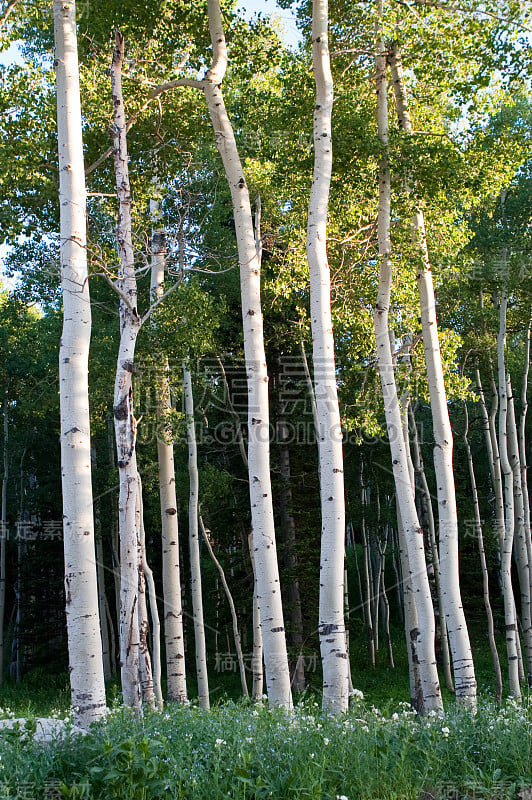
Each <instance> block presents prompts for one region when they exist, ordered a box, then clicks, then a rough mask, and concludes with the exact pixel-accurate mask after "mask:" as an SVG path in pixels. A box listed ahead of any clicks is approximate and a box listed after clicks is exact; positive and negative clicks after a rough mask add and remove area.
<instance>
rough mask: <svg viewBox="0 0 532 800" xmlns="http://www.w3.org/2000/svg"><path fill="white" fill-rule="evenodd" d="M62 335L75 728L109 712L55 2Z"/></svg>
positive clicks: (70, 21)
mask: <svg viewBox="0 0 532 800" xmlns="http://www.w3.org/2000/svg"><path fill="white" fill-rule="evenodd" d="M53 9H54V34H55V68H56V80H57V134H58V150H59V207H60V234H61V285H62V290H63V333H62V337H61V344H60V351H59V387H60V408H61V475H62V490H63V529H64V553H65V591H66V614H67V629H68V649H69V668H70V687H71V691H72V706H73V707H74V708H75V709H76V711H75V719H76V724H78V725H80V726H88V725H89V724H90V723H91V722H93V721H95V720H98V719H100V718H101V717H102V716H103V714H104V713H105V684H104V676H103V662H102V643H101V638H100V622H99V615H98V588H97V580H96V559H95V547H94V522H93V510H92V509H93V504H92V486H91V452H90V421H89V395H88V357H89V345H90V333H91V308H90V297H89V285H88V274H87V239H86V194H85V174H84V166H83V141H82V123H81V106H80V92H79V72H78V56H77V40H76V6H75V2H74V0H54V5H53Z"/></svg>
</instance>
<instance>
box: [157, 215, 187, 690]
mask: <svg viewBox="0 0 532 800" xmlns="http://www.w3.org/2000/svg"><path fill="white" fill-rule="evenodd" d="M150 207H151V213H152V221H153V223H154V230H153V232H152V241H151V252H152V259H151V287H150V296H151V301H152V302H156V301H157V299H159V298H161V297H162V295H163V291H164V290H163V284H164V270H165V251H166V244H165V242H166V236H165V231H164V228H161V227H156V223H157V221H158V219H159V217H160V210H159V204H158V203H156V202H155V201H151V204H150ZM161 364H162V368H161V374H160V375H159V376H158V379H157V382H156V392H157V398H156V402H157V460H158V464H159V498H160V505H161V533H162V558H163V566H162V573H163V597H164V641H165V646H166V648H165V649H166V683H167V688H166V691H167V697H168V700H169V701H170V702H177V703H184V702H185V701H186V699H187V683H186V670H185V639H184V635H183V605H182V601H181V569H180V563H179V520H178V515H177V498H176V490H175V465H174V447H173V443H172V440H171V430H170V425H169V423H168V420H169V417H170V415H171V412H172V403H171V398H170V369H169V365H168V359H167V358H166V356H162V355H161Z"/></svg>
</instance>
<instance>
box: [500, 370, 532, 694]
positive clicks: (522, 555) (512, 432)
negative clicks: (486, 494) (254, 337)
mask: <svg viewBox="0 0 532 800" xmlns="http://www.w3.org/2000/svg"><path fill="white" fill-rule="evenodd" d="M506 393H507V396H508V417H507V426H506V427H507V431H508V459H509V461H510V466H511V467H512V471H513V486H514V526H515V528H514V548H515V561H516V564H517V571H518V575H519V588H520V592H521V627H522V636H523V642H524V646H525V656H526V668H527V682H528V683H529V684H530V682H531V681H532V617H531V604H530V600H531V598H530V562H529V560H528V554H529V550H530V547H529V543H528V542H527V531H526V526H525V505H524V498H523V487H522V484H521V475H522V473H521V462H520V460H519V440H518V435H517V425H516V421H515V409H514V398H513V394H512V384H511V381H510V376H509V375H508V377H507V380H506ZM518 654H519V653H518Z"/></svg>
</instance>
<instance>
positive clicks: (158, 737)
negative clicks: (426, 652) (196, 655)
mask: <svg viewBox="0 0 532 800" xmlns="http://www.w3.org/2000/svg"><path fill="white" fill-rule="evenodd" d="M63 715H64V714H63ZM531 728H532V702H531V701H530V699H528V698H527V699H526V700H525V701H523V703H515V702H514V701H508V702H507V703H506V704H505V705H504V706H503V707H502V708H499V707H496V706H495V705H494V704H493V703H492V702H491V701H489V700H483V701H481V702H480V704H479V708H478V710H477V712H476V713H472V712H470V711H466V710H458V709H456V708H452V709H451V710H449V711H448V712H447V714H446V715H445V717H441V716H436V715H434V716H428V717H425V718H419V717H417V716H416V715H415V714H414V713H413V712H412V711H411V710H410V709H409V708H408V707H407V706H406V704H401V705H399V706H398V707H397V709H396V710H395V711H393V712H390V713H387V714H384V713H382V712H381V711H380V710H379V709H377V708H375V707H374V706H371V705H369V704H366V703H365V701H364V700H362V699H360V697H355V698H354V703H353V707H352V709H351V711H350V713H349V714H348V715H346V716H345V717H342V718H340V719H333V718H329V717H327V716H326V715H324V714H322V712H321V710H320V708H319V705H318V703H317V702H316V701H314V700H313V699H312V698H308V699H307V700H305V701H304V702H302V703H300V704H299V705H298V707H297V708H296V710H295V712H294V713H293V714H290V715H288V714H286V713H285V712H282V711H278V710H269V709H268V708H267V707H253V706H250V705H249V704H246V703H244V702H238V703H234V702H226V703H223V704H221V705H220V706H218V707H215V708H214V709H213V710H212V711H211V712H203V711H201V710H199V709H198V708H195V707H193V706H190V707H179V706H172V707H169V708H168V709H166V710H165V711H164V712H163V713H160V714H156V713H146V714H145V715H144V716H143V717H141V718H138V719H136V718H135V717H134V716H133V715H132V714H131V713H130V712H129V711H128V710H126V709H123V708H120V707H116V708H115V709H114V710H112V711H111V713H110V715H109V719H108V720H107V722H106V723H105V724H100V725H97V726H94V727H93V729H92V730H91V732H90V733H89V735H88V736H86V737H80V738H74V739H73V740H72V739H71V740H67V741H63V742H61V741H57V742H55V743H53V744H51V745H49V746H42V745H38V744H36V743H34V742H33V739H32V736H31V734H32V727H31V724H30V726H29V729H28V730H27V731H25V730H24V729H22V730H19V731H15V732H13V733H4V734H2V735H1V737H0V748H1V760H0V765H1V766H0V798H2V800H4V798H5V799H6V800H7V798H15V797H20V798H22V797H26V798H31V800H40V798H43V800H44V798H48V800H50V799H51V798H59V797H66V798H72V800H75V799H76V798H78V799H83V800H88V798H90V800H112V799H113V798H116V799H117V800H158V798H165V800H167V799H168V800H170V799H172V800H174V799H177V798H179V800H185V798H186V799H187V800H188V798H190V800H221V798H227V799H228V800H229V798H232V799H233V798H234V800H259V798H272V800H289V799H290V800H292V798H293V800H318V799H319V800H322V799H323V800H336V798H348V800H410V799H411V800H421V798H423V799H424V800H431V798H439V799H441V800H443V798H445V799H446V800H458V798H474V800H480V798H485V800H506V798H508V800H509V799H510V798H516V797H517V795H518V793H519V792H522V793H524V794H523V797H524V798H526V797H527V794H526V792H527V791H528V790H529V789H530V788H531V787H532V772H531V770H532V764H531V744H532V739H531ZM528 796H529V797H530V796H532V792H531V793H530V795H528Z"/></svg>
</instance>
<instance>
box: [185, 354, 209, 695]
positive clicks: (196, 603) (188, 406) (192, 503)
mask: <svg viewBox="0 0 532 800" xmlns="http://www.w3.org/2000/svg"><path fill="white" fill-rule="evenodd" d="M183 382H184V393H185V414H186V419H187V440H188V477H189V481H190V491H189V501H188V544H189V551H190V577H191V582H192V587H191V589H192V616H193V618H194V641H195V643H196V676H197V679H198V699H199V705H200V708H205V709H208V708H209V678H208V674H207V650H206V647H205V623H204V620H203V598H202V592H201V562H200V549H199V530H198V515H199V507H198V493H199V480H198V452H197V446H196V429H195V426H194V398H193V395H192V378H191V375H190V371H189V370H188V368H187V366H186V364H183Z"/></svg>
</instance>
